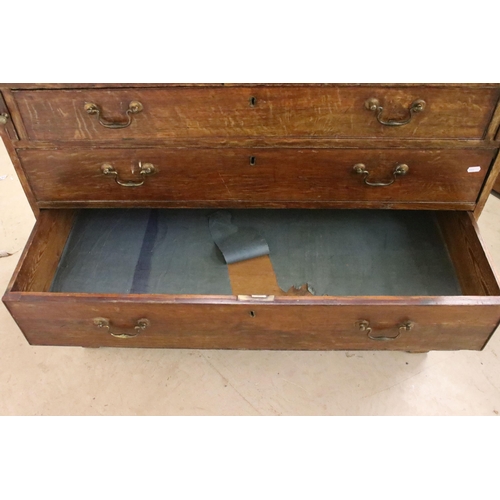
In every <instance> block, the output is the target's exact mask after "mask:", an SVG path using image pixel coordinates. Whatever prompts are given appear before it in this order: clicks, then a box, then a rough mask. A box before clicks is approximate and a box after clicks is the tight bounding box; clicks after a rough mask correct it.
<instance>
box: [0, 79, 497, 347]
mask: <svg viewBox="0 0 500 500" xmlns="http://www.w3.org/2000/svg"><path fill="white" fill-rule="evenodd" d="M0 93H1V94H0V133H1V135H2V139H3V140H4V142H5V145H6V147H7V150H8V152H9V154H10V157H11V159H12V162H13V164H14V166H15V168H16V171H17V173H18V175H19V178H20V180H21V183H22V185H23V187H24V190H25V192H26V195H27V197H28V199H29V201H30V204H31V206H32V208H33V210H34V211H35V213H36V215H37V223H36V225H35V228H34V230H33V232H32V235H31V237H30V239H29V241H28V243H27V246H26V248H25V250H24V253H23V255H22V257H21V259H20V262H19V265H18V267H17V269H16V271H15V274H14V276H13V278H12V280H11V282H10V284H9V287H8V289H7V291H6V293H5V295H4V297H3V301H4V303H5V304H6V306H7V308H8V309H9V311H10V312H11V314H12V316H13V317H14V319H15V320H16V322H17V324H18V325H19V327H20V329H21V330H22V332H23V333H24V335H25V336H26V338H27V340H28V342H29V343H30V344H35V345H72V346H88V347H97V346H114V347H178V348H212V349H325V350H326V349H384V350H388V349H392V350H406V351H428V350H435V349H444V350H455V349H476V350H479V349H482V348H483V347H484V346H485V345H486V343H487V342H488V339H489V338H490V336H491V335H492V334H493V332H494V331H495V329H496V327H497V325H498V324H499V322H500V288H499V284H498V281H497V278H496V276H495V272H494V271H493V269H492V266H491V262H490V260H489V258H488V255H487V252H486V251H485V248H484V245H483V243H482V241H481V237H480V235H479V232H478V228H477V225H476V222H475V219H476V218H477V217H478V216H479V214H480V212H481V210H482V208H483V206H484V203H485V201H486V198H487V196H488V194H489V192H490V190H491V188H492V186H493V183H494V181H495V179H496V175H497V172H498V170H499V169H500V159H498V151H499V148H500V132H499V128H500V105H499V99H500V85H496V84H495V85H493V84H487V85H486V84H485V85H459V84H453V85H444V84H443V85H437V84H433V85H407V84H404V85H388V84H380V85H344V84H343V85H333V84H332V85H331V84H304V85H264V84H262V85H227V84H210V85H138V84H124V85H105V84H92V85H89V84H82V85H79V84H71V85H63V84H46V85H43V84H26V85H22V84H10V85H7V84H4V85H0ZM217 231H219V232H220V231H222V233H224V231H226V232H225V233H224V234H223V239H221V237H220V235H219V237H218V236H217V234H219V233H218V232H217ZM222 233H221V234H222ZM235 235H236V236H235ZM237 238H239V243H238V244H239V245H240V246H239V247H238V248H237V252H240V254H241V253H242V252H243V253H245V252H247V251H248V252H249V255H250V254H251V255H250V257H251V258H248V256H247V258H244V257H241V258H239V259H236V261H234V262H233V261H231V260H230V259H228V257H227V256H228V254H227V253H225V250H226V249H227V248H228V242H231V244H233V243H234V241H236V240H235V239H237ZM245 238H246V239H245ZM233 240H234V241H233ZM256 242H257V243H258V244H260V245H261V246H264V247H266V248H268V251H266V252H261V253H259V254H252V251H253V249H255V245H256ZM245 245H246V247H245ZM233 250H234V248H233V247H231V251H233ZM226 262H227V263H226Z"/></svg>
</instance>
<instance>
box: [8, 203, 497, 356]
mask: <svg viewBox="0 0 500 500" xmlns="http://www.w3.org/2000/svg"><path fill="white" fill-rule="evenodd" d="M213 212H214V210H212V211H207V210H168V209H165V210H159V209H155V210H145V209H103V210H80V211H78V210H42V211H41V213H40V217H39V219H38V221H37V223H36V226H35V228H34V230H33V233H32V235H31V237H30V239H29V241H28V244H27V246H26V249H25V251H24V253H23V256H22V257H21V260H20V262H19V264H18V267H17V269H16V272H15V275H14V276H13V278H12V280H11V283H10V285H9V288H8V290H7V292H6V294H5V295H4V297H3V301H4V302H5V304H6V306H7V308H8V309H9V311H10V312H11V314H12V316H13V317H14V319H15V320H16V322H17V323H18V325H19V327H20V328H21V330H22V331H23V333H24V335H25V336H26V338H27V340H28V342H29V343H30V344H34V345H72V346H88V347H97V346H113V347H176V348H210V349H302V350H313V349H316V350H329V349H374V350H381V349H383V350H406V351H427V350H438V349H440V350H458V349H475V350H479V349H482V348H483V347H484V346H485V344H486V343H487V341H488V339H489V338H490V336H491V335H492V333H493V332H494V331H495V329H496V327H497V325H498V323H499V321H500V288H499V285H498V282H497V280H496V278H495V274H494V272H493V270H492V268H491V264H490V262H489V259H488V256H487V254H486V252H485V249H484V247H483V245H482V243H481V238H480V236H479V234H478V229H477V226H476V223H475V221H474V219H473V218H472V216H471V214H469V213H468V212H446V211H440V212H432V211H428V212H427V211H393V210H391V211H378V210H232V211H231V215H232V217H233V222H234V223H235V225H236V226H237V227H239V228H245V227H251V228H253V229H255V230H256V231H257V232H258V233H259V234H260V235H261V236H263V237H264V238H265V239H266V241H267V243H268V245H269V249H270V253H269V255H263V256H261V257H257V258H254V259H250V260H245V261H243V262H238V263H235V264H230V265H227V264H226V263H225V262H224V260H223V258H222V254H220V253H219V252H218V250H217V248H216V246H215V243H214V241H213V240H212V239H211V233H210V231H209V226H208V222H207V221H208V217H209V216H210V215H211V214H213ZM312 293H314V295H313V294H312Z"/></svg>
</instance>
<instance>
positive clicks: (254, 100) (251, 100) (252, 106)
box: [249, 96, 257, 108]
mask: <svg viewBox="0 0 500 500" xmlns="http://www.w3.org/2000/svg"><path fill="white" fill-rule="evenodd" d="M249 101H250V107H251V108H254V107H255V106H256V104H257V98H256V97H253V96H252V97H250V99H249Z"/></svg>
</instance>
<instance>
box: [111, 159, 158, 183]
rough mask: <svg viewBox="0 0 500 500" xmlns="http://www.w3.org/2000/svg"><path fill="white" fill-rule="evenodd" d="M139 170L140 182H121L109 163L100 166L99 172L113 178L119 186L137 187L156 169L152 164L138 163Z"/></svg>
mask: <svg viewBox="0 0 500 500" xmlns="http://www.w3.org/2000/svg"><path fill="white" fill-rule="evenodd" d="M139 168H140V171H139V175H140V176H141V178H142V180H140V181H122V180H121V179H120V176H119V174H118V172H117V171H116V169H115V167H113V165H111V164H110V163H104V164H103V165H101V172H102V173H103V174H104V175H107V176H111V177H114V179H115V182H116V183H117V184H120V186H124V187H139V186H142V185H143V184H144V181H145V180H146V177H147V176H148V175H153V174H155V173H156V169H155V167H154V165H153V164H152V163H142V162H139Z"/></svg>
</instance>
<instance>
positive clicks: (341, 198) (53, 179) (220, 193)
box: [19, 148, 494, 208]
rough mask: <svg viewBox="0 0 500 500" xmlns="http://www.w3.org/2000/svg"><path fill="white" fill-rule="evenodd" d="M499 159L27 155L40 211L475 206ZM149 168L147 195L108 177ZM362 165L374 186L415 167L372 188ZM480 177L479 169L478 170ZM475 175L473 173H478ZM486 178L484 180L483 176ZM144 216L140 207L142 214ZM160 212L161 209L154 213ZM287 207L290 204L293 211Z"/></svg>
mask: <svg viewBox="0 0 500 500" xmlns="http://www.w3.org/2000/svg"><path fill="white" fill-rule="evenodd" d="M493 154H494V151H492V150H490V149H479V150H469V149H465V150H444V149H443V150H415V149H408V150H391V149H366V150H364V149H358V150H353V149H318V150H316V149H265V148H262V149H257V148H248V149H183V148H176V149H157V148H155V149H150V148H144V149H97V150H94V149H88V148H86V149H80V148H74V149H73V148H63V149H58V150H20V151H19V157H20V158H21V162H22V165H23V168H24V171H25V172H26V175H27V177H28V179H29V183H30V185H31V187H32V189H33V192H34V194H35V196H36V199H37V201H38V202H44V203H52V202H54V203H60V202H84V203H86V204H87V205H91V204H92V203H93V202H101V203H100V204H101V205H102V202H113V206H119V205H120V203H118V202H130V201H133V202H134V204H137V203H139V202H143V206H144V204H145V205H147V202H148V201H151V202H155V203H156V202H185V203H184V206H188V207H193V208H196V207H199V206H202V204H203V202H229V203H230V202H234V206H238V205H239V204H240V203H242V202H243V203H252V202H253V203H254V204H258V205H260V206H263V207H265V206H271V204H272V203H273V202H312V203H319V202H322V203H323V206H328V202H346V206H348V204H352V203H353V202H359V203H358V205H359V206H362V205H363V203H364V202H374V201H375V202H390V203H398V202H415V203H418V202H420V203H432V202H434V203H436V204H438V205H437V206H436V207H435V208H439V207H440V208H451V207H447V206H446V204H447V203H455V204H456V203H475V202H476V199H477V197H478V196H479V192H480V190H481V186H482V185H483V181H484V179H485V176H486V173H487V171H488V170H489V168H490V163H491V160H492V157H493ZM140 162H142V163H143V164H144V163H146V162H147V163H152V164H153V165H154V166H155V169H156V171H157V172H156V173H155V174H154V175H151V176H149V177H147V178H146V179H145V182H144V185H142V186H140V187H133V188H130V187H124V186H120V185H119V184H117V183H116V182H115V180H114V178H113V177H107V176H105V175H103V173H102V171H101V166H102V165H103V164H105V163H109V164H111V165H112V166H113V167H114V168H115V170H116V171H117V172H118V173H119V177H120V179H121V180H124V181H135V182H138V181H140V180H141V177H140V175H139V170H140V168H139V164H140ZM358 163H363V164H364V165H365V167H366V170H367V171H369V172H370V175H369V177H368V178H367V180H368V182H390V181H391V180H392V179H393V172H394V169H395V167H396V166H397V165H398V164H400V163H404V164H407V165H408V167H409V172H408V173H407V174H406V175H405V176H400V177H397V179H396V181H395V182H394V183H393V184H392V185H390V186H378V187H374V186H368V185H366V184H365V183H364V180H363V178H364V176H363V175H359V174H356V173H355V172H354V171H353V166H354V165H355V164H358ZM471 167H472V169H471ZM471 170H472V171H471ZM477 170H479V171H477ZM136 206H137V205H136ZM152 206H153V205H152ZM285 206H286V203H285Z"/></svg>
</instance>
